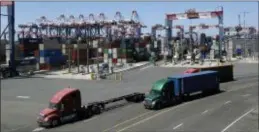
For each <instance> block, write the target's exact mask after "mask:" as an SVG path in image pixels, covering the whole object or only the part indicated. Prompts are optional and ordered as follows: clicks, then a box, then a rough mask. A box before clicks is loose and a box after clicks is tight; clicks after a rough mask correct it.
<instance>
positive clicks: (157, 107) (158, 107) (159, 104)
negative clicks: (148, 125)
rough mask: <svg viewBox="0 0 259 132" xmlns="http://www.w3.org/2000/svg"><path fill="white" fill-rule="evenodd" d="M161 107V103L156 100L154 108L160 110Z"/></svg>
mask: <svg viewBox="0 0 259 132" xmlns="http://www.w3.org/2000/svg"><path fill="white" fill-rule="evenodd" d="M161 108H162V104H161V103H160V102H157V104H156V107H155V109H156V110H160V109H161Z"/></svg>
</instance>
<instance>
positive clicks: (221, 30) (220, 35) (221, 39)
mask: <svg viewBox="0 0 259 132" xmlns="http://www.w3.org/2000/svg"><path fill="white" fill-rule="evenodd" d="M216 9H220V11H222V14H221V15H219V16H218V20H219V61H221V59H222V55H221V50H222V44H223V42H222V41H223V37H224V28H223V24H224V23H223V16H224V15H223V13H224V12H223V6H218V7H217V8H216Z"/></svg>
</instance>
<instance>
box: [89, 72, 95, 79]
mask: <svg viewBox="0 0 259 132" xmlns="http://www.w3.org/2000/svg"><path fill="white" fill-rule="evenodd" d="M90 75H91V80H94V73H92V72H91V73H90Z"/></svg>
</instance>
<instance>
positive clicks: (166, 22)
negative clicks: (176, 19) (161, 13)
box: [165, 19, 173, 42]
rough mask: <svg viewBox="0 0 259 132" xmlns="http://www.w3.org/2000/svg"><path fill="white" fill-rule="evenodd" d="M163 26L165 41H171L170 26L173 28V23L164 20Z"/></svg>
mask: <svg viewBox="0 0 259 132" xmlns="http://www.w3.org/2000/svg"><path fill="white" fill-rule="evenodd" d="M165 26H166V38H167V41H168V42H169V40H171V38H172V26H173V21H172V20H169V19H165Z"/></svg>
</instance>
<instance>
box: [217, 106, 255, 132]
mask: <svg viewBox="0 0 259 132" xmlns="http://www.w3.org/2000/svg"><path fill="white" fill-rule="evenodd" d="M253 110H254V109H251V110H249V111H248V112H246V113H245V114H243V115H241V116H240V117H238V118H237V119H236V120H234V121H233V122H232V123H230V124H229V125H228V126H227V127H226V128H224V129H223V130H222V131H221V132H225V131H226V130H227V129H228V128H230V127H231V126H233V125H234V124H235V123H236V122H238V121H239V120H240V119H242V118H243V117H245V116H246V115H247V114H249V113H250V112H252V111H253Z"/></svg>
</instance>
